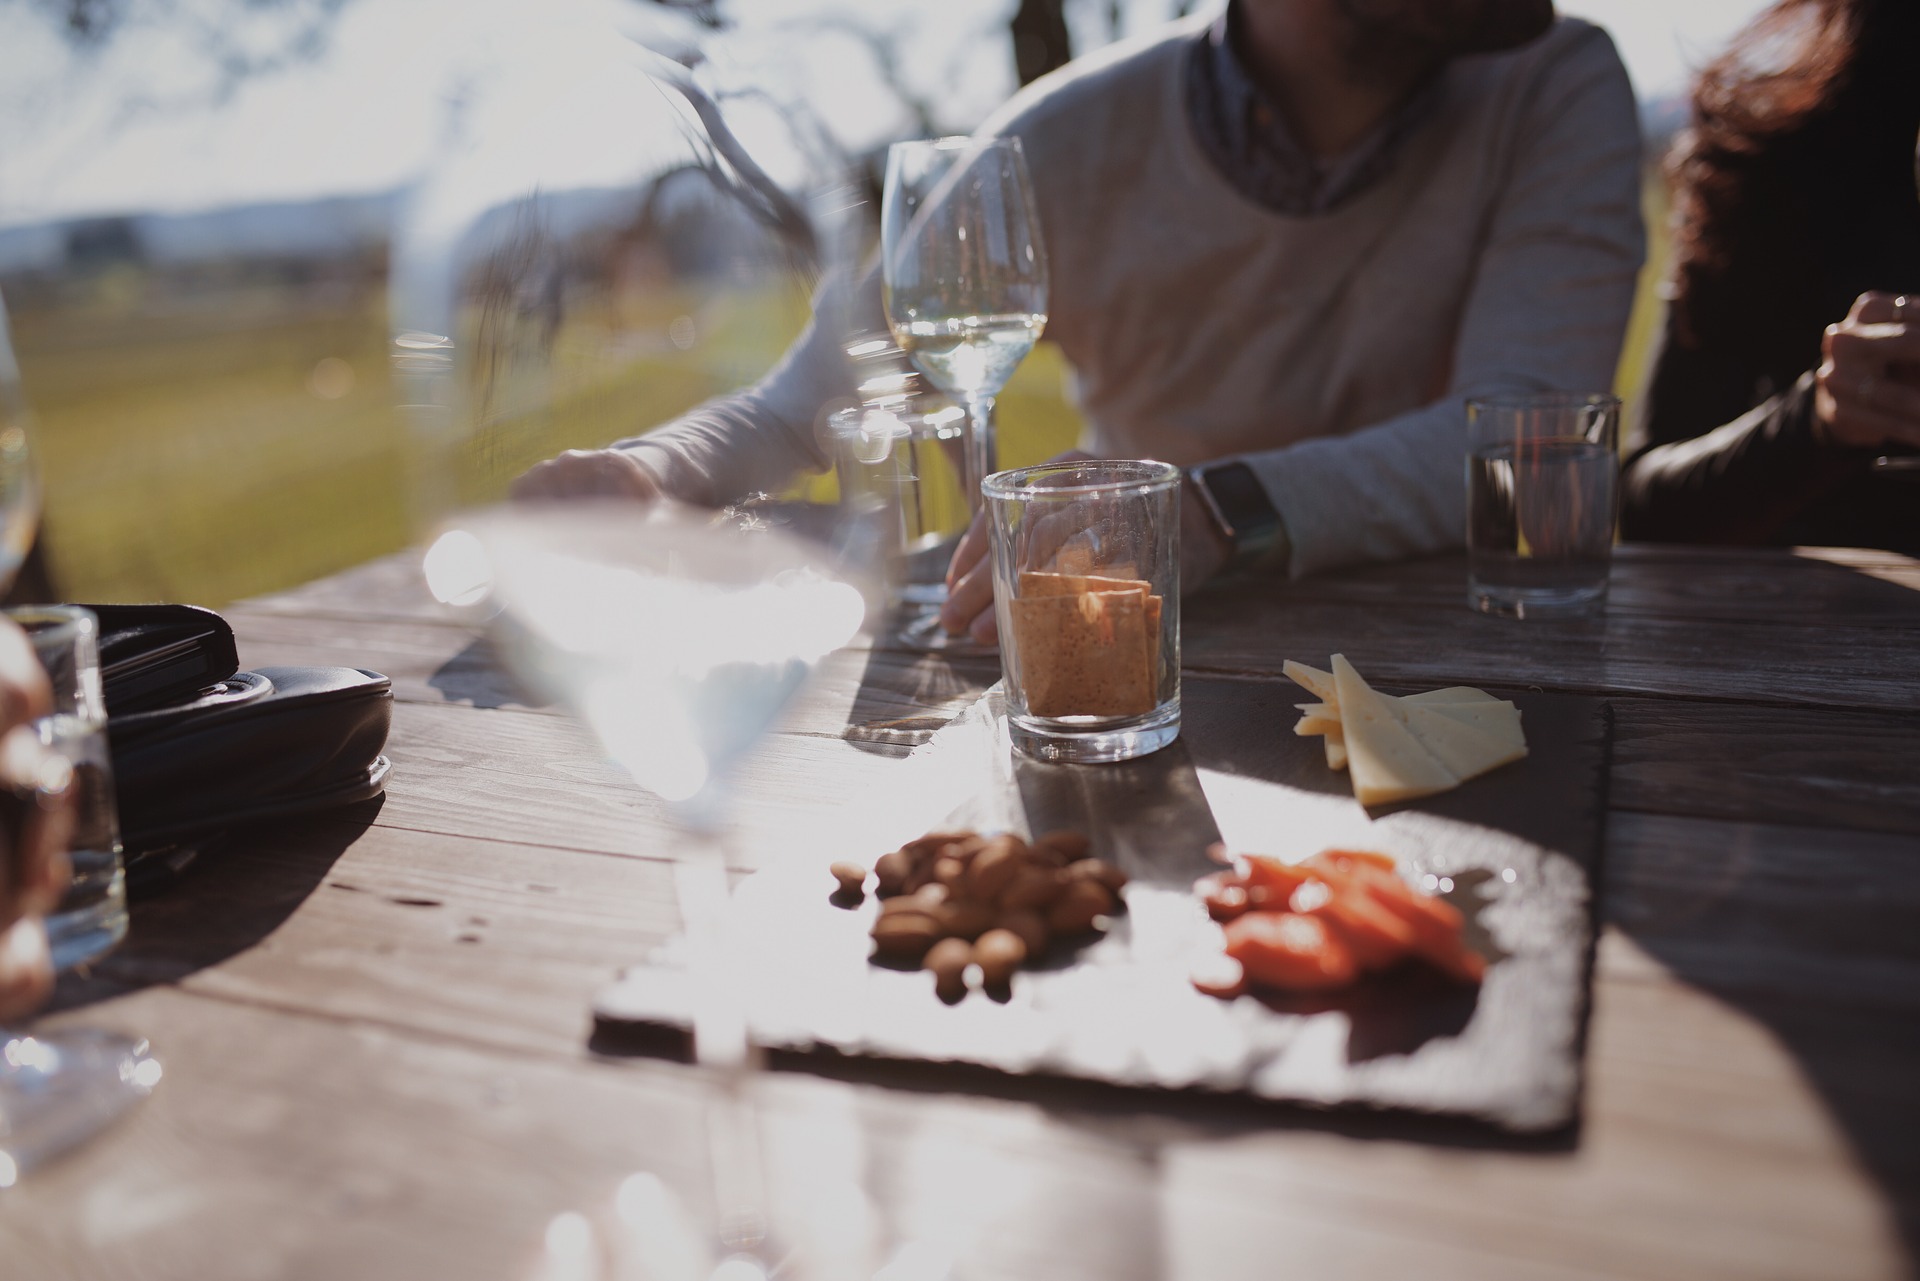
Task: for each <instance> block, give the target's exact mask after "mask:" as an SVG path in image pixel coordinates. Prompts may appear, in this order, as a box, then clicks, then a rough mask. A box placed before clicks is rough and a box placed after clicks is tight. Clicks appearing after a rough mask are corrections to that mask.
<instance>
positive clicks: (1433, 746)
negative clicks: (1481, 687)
mask: <svg viewBox="0 0 1920 1281" xmlns="http://www.w3.org/2000/svg"><path fill="white" fill-rule="evenodd" d="M1402 710H1403V711H1404V712H1405V713H1406V718H1407V719H1406V726H1407V729H1408V730H1409V731H1410V732H1411V733H1412V734H1413V736H1414V737H1415V738H1417V739H1419V740H1420V746H1422V747H1424V748H1426V749H1427V751H1429V752H1430V753H1432V754H1433V757H1434V759H1436V760H1438V761H1439V762H1440V763H1441V764H1442V765H1445V766H1446V767H1447V768H1448V769H1449V770H1451V771H1453V772H1454V773H1455V774H1457V775H1459V776H1460V777H1461V778H1462V779H1469V778H1473V777H1475V776H1477V775H1480V774H1484V773H1486V772H1487V771H1488V770H1490V769H1495V768H1497V767H1499V766H1501V765H1505V764H1506V763H1507V762H1508V761H1517V760H1519V759H1520V758H1521V757H1522V756H1525V755H1526V754H1527V748H1526V745H1525V744H1524V743H1515V742H1512V741H1510V740H1508V739H1504V738H1497V737H1495V736H1494V735H1492V734H1489V733H1487V732H1486V731H1484V730H1479V729H1475V728H1474V727H1473V726H1471V725H1468V724H1466V723H1465V722H1463V721H1457V720H1454V719H1453V718H1452V717H1450V716H1447V715H1445V714H1444V713H1443V712H1442V711H1441V709H1439V708H1437V707H1423V706H1421V705H1420V704H1419V703H1412V704H1408V705H1405V706H1404V707H1403V709H1402Z"/></svg>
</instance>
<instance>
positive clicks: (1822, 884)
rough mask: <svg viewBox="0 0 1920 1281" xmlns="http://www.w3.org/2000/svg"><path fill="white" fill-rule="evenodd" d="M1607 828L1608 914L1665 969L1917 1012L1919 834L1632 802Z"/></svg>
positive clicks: (1759, 993) (1738, 988) (1738, 985)
mask: <svg viewBox="0 0 1920 1281" xmlns="http://www.w3.org/2000/svg"><path fill="white" fill-rule="evenodd" d="M1607 837H1608V839H1607V862H1606V870H1605V872H1604V874H1603V885H1604V889H1603V894H1604V899H1603V902H1604V907H1603V915H1604V916H1605V918H1606V919H1607V920H1608V921H1609V922H1610V923H1612V924H1614V925H1616V926H1618V927H1619V928H1620V929H1621V930H1622V931H1624V932H1626V933H1627V934H1630V935H1632V936H1633V938H1634V939H1635V941H1636V942H1637V943H1638V944H1639V946H1640V948H1641V949H1642V951H1643V952H1644V953H1645V954H1646V955H1647V956H1650V957H1652V958H1655V959H1657V960H1658V961H1659V962H1660V963H1661V964H1662V965H1663V966H1664V969H1665V971H1666V972H1668V973H1671V974H1672V975H1673V976H1675V977H1677V978H1679V979H1681V980H1682V981H1685V982H1688V983H1692V984H1695V985H1698V986H1700V987H1704V988H1707V989H1709V990H1712V991H1715V992H1723V993H1740V994H1743V996H1754V997H1770V998H1771V997H1779V998H1786V997H1794V998H1800V999H1804V1000H1808V1001H1811V1002H1813V1003H1815V1004H1834V1005H1840V1006H1848V1007H1859V1008H1861V1009H1862V1010H1872V1009H1876V1008H1877V1009H1884V1010H1887V1011H1889V1012H1890V1013H1889V1014H1887V1015H1886V1016H1885V1017H1887V1018H1895V1019H1906V1020H1907V1021H1910V1022H1914V1021H1916V1020H1915V1019H1914V1015H1915V1014H1916V1013H1920V930H1916V929H1915V928H1914V922H1915V921H1917V920H1920V841H1916V840H1915V839H1914V838H1913V837H1911V836H1907V835H1898V836H1894V835H1884V834H1881V833H1870V832H1836V831H1832V830H1830V829H1822V828H1804V827H1779V826H1771V825H1767V824H1760V823H1727V822H1721V821H1717V820H1711V819H1685V818H1672V817H1668V816H1656V815H1649V814H1625V813H1615V814H1613V815H1612V816H1611V818H1610V820H1609V827H1608V833H1607ZM1617 976H1618V977H1623V978H1624V977H1630V975H1628V974H1618V975H1617Z"/></svg>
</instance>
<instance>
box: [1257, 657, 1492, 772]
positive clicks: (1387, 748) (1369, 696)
mask: <svg viewBox="0 0 1920 1281" xmlns="http://www.w3.org/2000/svg"><path fill="white" fill-rule="evenodd" d="M1289 675H1291V673H1289ZM1333 679H1334V685H1335V690H1336V699H1337V701H1338V702H1339V704H1340V729H1341V734H1342V736H1343V737H1344V738H1345V740H1346V749H1347V768H1348V769H1349V771H1351V773H1352V774H1353V794H1354V797H1355V798H1356V799H1358V800H1359V802H1360V803H1361V804H1362V805H1387V804H1390V803H1392V802H1394V801H1406V800H1412V799H1413V798H1414V797H1416V796H1431V795H1433V794H1434V793H1435V792H1444V791H1446V790H1447V789H1448V788H1450V787H1456V786H1458V785H1459V783H1460V776H1459V775H1457V774H1455V773H1454V772H1453V771H1452V770H1450V769H1448V768H1447V767H1446V766H1445V765H1443V764H1442V763H1441V762H1440V761H1439V760H1438V759H1437V758H1436V757H1435V756H1434V755H1433V753H1431V752H1429V751H1428V750H1427V749H1426V748H1425V747H1424V746H1422V745H1421V743H1420V740H1419V739H1417V738H1415V737H1414V736H1413V733H1412V731H1410V730H1409V729H1408V728H1407V727H1406V726H1405V725H1403V724H1401V722H1400V718H1399V717H1397V716H1395V715H1394V712H1393V708H1392V706H1391V704H1390V703H1389V702H1388V700H1387V699H1386V697H1385V696H1384V695H1381V694H1379V693H1376V692H1375V691H1374V689H1373V688H1372V687H1371V686H1369V685H1368V684H1367V683H1366V681H1364V680H1362V679H1361V678H1360V673H1359V672H1356V671H1354V670H1353V664H1352V663H1349V662H1348V661H1347V660H1346V658H1345V657H1343V656H1342V655H1339V654H1335V655H1334V656H1333Z"/></svg>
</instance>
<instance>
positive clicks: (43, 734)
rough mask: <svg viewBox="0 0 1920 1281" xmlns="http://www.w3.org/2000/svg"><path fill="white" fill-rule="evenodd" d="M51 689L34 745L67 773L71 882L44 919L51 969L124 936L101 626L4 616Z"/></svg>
mask: <svg viewBox="0 0 1920 1281" xmlns="http://www.w3.org/2000/svg"><path fill="white" fill-rule="evenodd" d="M7 616H8V617H9V618H11V619H13V621H14V622H15V623H17V624H19V625H20V627H21V628H22V629H23V630H25V632H26V633H27V638H28V639H29V640H30V641H32V642H33V651H34V653H35V655H36V656H38V658H39V659H40V665H41V666H42V667H44V668H45V669H46V672H47V679H48V681H49V682H50V683H51V684H52V686H53V712H52V714H51V715H48V716H44V717H42V718H41V719H40V720H39V721H37V722H36V723H35V726H34V728H35V730H36V731H37V732H38V734H39V736H40V741H41V743H43V744H44V745H46V746H47V747H49V748H51V749H53V750H54V751H56V752H58V753H60V754H61V755H62V756H64V757H66V759H67V760H68V762H69V763H70V764H71V765H72V766H73V782H72V784H71V786H72V788H73V792H74V828H73V846H72V849H71V851H70V853H69V858H70V859H71V860H72V863H73V883H72V884H71V885H69V886H68V887H67V892H66V894H65V895H64V896H63V897H62V898H61V900H60V905H59V906H58V907H57V908H56V909H55V910H54V912H53V914H52V915H51V916H49V917H48V918H47V941H48V943H49V944H50V945H51V947H52V950H53V965H54V968H55V969H56V970H69V969H72V968H73V967H74V966H76V965H84V964H86V963H87V962H89V961H92V960H95V959H97V958H99V957H100V956H102V955H104V954H105V953H106V952H108V951H110V950H112V948H113V947H114V946H115V945H116V944H118V943H119V942H120V940H121V939H123V938H125V937H126V934H127V892H126V878H125V873H124V871H123V870H122V865H121V850H120V822H119V816H118V813H117V811H116V810H115V808H114V801H113V765H112V761H111V759H110V757H109V755H108V751H107V704H106V696H105V693H104V691H103V689H102V686H101V683H100V624H99V621H98V620H97V619H95V618H94V616H93V613H92V612H91V611H90V610H85V609H80V608H78V607H77V606H73V605H36V606H32V607H29V608H24V609H10V610H8V611H7Z"/></svg>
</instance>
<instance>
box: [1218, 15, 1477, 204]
mask: <svg viewBox="0 0 1920 1281" xmlns="http://www.w3.org/2000/svg"><path fill="white" fill-rule="evenodd" d="M1238 12H1239V0H1232V3H1229V4H1228V6H1227V8H1226V9H1225V10H1224V11H1222V13H1221V14H1220V17H1219V18H1218V19H1216V20H1215V21H1214V22H1213V24H1212V25H1211V26H1209V27H1208V28H1207V31H1206V33H1205V35H1204V36H1203V37H1202V38H1201V40H1200V44H1199V47H1198V48H1197V49H1196V50H1195V55H1196V56H1195V58H1194V63H1193V66H1192V71H1193V73H1194V74H1193V75H1192V77H1191V81H1190V85H1191V87H1190V91H1189V93H1188V110H1189V115H1190V116H1191V117H1192V119H1193V123H1194V126H1195V132H1196V134H1197V136H1198V137H1199V140H1200V142H1201V146H1202V149H1203V150H1204V151H1206V152H1207V154H1208V156H1209V157H1210V158H1211V159H1212V160H1213V162H1214V164H1215V166H1216V167H1217V168H1219V169H1220V170H1221V172H1222V173H1223V174H1224V175H1225V176H1226V178H1227V180H1228V181H1229V182H1231V183H1232V184H1233V185H1234V186H1235V187H1237V188H1238V189H1239V190H1240V191H1241V192H1242V193H1243V194H1245V195H1246V196H1248V197H1249V198H1250V199H1252V200H1254V201H1255V202H1256V203H1258V204H1262V205H1265V206H1267V207H1268V208H1270V209H1273V210H1275V211H1277V212H1279V213H1285V214H1291V215H1295V216H1312V215H1317V214H1324V213H1328V212H1330V211H1332V210H1333V209H1335V208H1337V207H1339V206H1340V205H1342V204H1345V203H1346V202H1347V201H1348V200H1350V199H1352V198H1353V197H1354V196H1357V195H1358V194H1360V193H1361V192H1362V191H1364V190H1366V189H1367V188H1368V187H1370V186H1372V185H1373V184H1374V183H1375V182H1377V181H1378V180H1379V179H1380V178H1381V176H1382V175H1384V174H1385V173H1386V171H1387V170H1388V169H1389V168H1390V167H1391V166H1392V163H1393V159H1394V155H1395V153H1396V152H1397V151H1398V149H1399V145H1400V143H1401V142H1402V140H1404V139H1405V137H1406V136H1407V135H1408V134H1409V133H1411V132H1412V131H1413V129H1414V127H1415V126H1417V125H1418V124H1419V123H1420V121H1421V120H1422V119H1424V118H1425V117H1426V116H1427V115H1428V114H1429V112H1430V111H1431V109H1432V107H1433V105H1434V100H1435V98H1436V97H1437V96H1438V93H1439V80H1438V78H1436V79H1435V80H1434V81H1433V82H1431V83H1429V84H1427V85H1426V86H1424V87H1422V88H1421V89H1420V90H1419V91H1418V92H1416V93H1414V94H1413V95H1412V96H1411V97H1409V98H1408V99H1407V101H1405V102H1403V103H1401V104H1400V105H1399V106H1398V107H1396V108H1394V110H1393V111H1391V112H1389V113H1388V115H1387V117H1386V118H1385V119H1384V120H1382V121H1381V122H1380V123H1379V124H1377V125H1375V126H1374V127H1373V129H1372V130H1370V131H1369V132H1368V133H1367V135H1366V136H1365V137H1363V138H1361V139H1360V140H1359V141H1358V142H1356V143H1355V144H1354V145H1353V146H1351V147H1349V148H1347V150H1346V151H1344V152H1342V153H1341V154H1340V155H1338V156H1334V157H1332V158H1330V159H1328V160H1324V161H1322V160H1318V159H1316V158H1315V157H1314V156H1313V155H1312V153H1310V152H1309V151H1308V150H1307V149H1306V148H1305V147H1303V146H1302V145H1301V144H1300V142H1299V140H1298V139H1297V138H1295V137H1294V134H1293V130H1292V129H1291V128H1290V127H1289V126H1288V125H1287V121H1286V117H1285V116H1284V115H1283V114H1282V113H1281V111H1280V110H1279V108H1278V107H1277V106H1276V105H1275V104H1274V103H1273V102H1272V100H1271V99H1269V98H1268V97H1267V95H1266V93H1265V92H1264V91H1263V90H1262V89H1261V88H1260V86H1259V85H1258V84H1257V83H1255V82H1254V79H1253V77H1252V75H1251V74H1249V73H1248V71H1247V68H1246V64H1245V63H1244V62H1243V61H1242V60H1241V57H1240V54H1239V51H1238V50H1237V49H1236V47H1235V46H1236V45H1237V44H1238V42H1239V37H1238V35H1237V34H1236V27H1237V14H1238Z"/></svg>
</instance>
